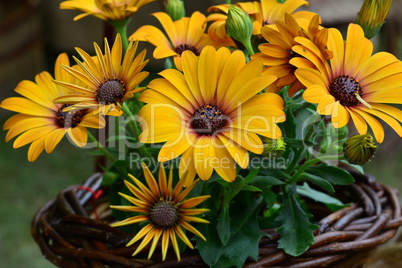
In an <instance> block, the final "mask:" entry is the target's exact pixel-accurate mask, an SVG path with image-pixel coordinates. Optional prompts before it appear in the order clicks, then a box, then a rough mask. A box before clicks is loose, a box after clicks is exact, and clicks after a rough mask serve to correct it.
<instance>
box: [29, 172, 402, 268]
mask: <svg viewBox="0 0 402 268" xmlns="http://www.w3.org/2000/svg"><path fill="white" fill-rule="evenodd" d="M101 178H102V175H101V174H99V173H97V174H94V175H93V176H91V177H90V178H89V179H88V180H87V181H85V183H84V184H83V185H78V186H72V187H69V188H67V189H65V190H63V191H62V192H60V193H59V195H58V196H57V198H56V199H55V200H52V201H50V202H48V203H47V204H46V205H45V206H43V207H42V208H41V209H39V211H38V212H37V214H36V215H35V217H34V218H33V221H32V236H33V238H34V239H35V241H36V242H37V244H38V245H39V247H40V249H41V251H42V253H43V254H44V255H45V257H46V258H47V259H48V260H49V261H51V262H52V263H54V264H55V265H57V266H59V267H69V268H70V267H206V265H205V264H204V263H203V261H202V259H201V257H200V256H199V255H194V254H196V253H197V251H192V250H189V251H186V252H184V253H183V254H182V261H181V262H177V260H176V259H175V258H176V257H175V255H174V254H173V253H172V254H169V252H168V257H167V260H166V261H165V262H161V261H160V258H161V257H160V255H158V254H160V253H159V252H160V250H159V251H158V250H156V251H155V253H154V257H153V258H152V260H148V259H146V257H147V252H148V251H147V250H146V249H145V250H143V253H144V254H143V255H142V253H140V254H138V255H136V256H135V258H133V257H131V254H132V252H134V250H135V248H136V247H137V246H138V244H134V245H132V246H130V247H126V246H125V245H126V243H127V242H128V241H129V240H130V239H131V238H132V237H133V235H132V234H128V233H125V232H123V231H121V230H119V229H117V228H112V227H110V226H109V223H110V222H111V221H113V220H114V219H113V217H112V216H111V211H110V209H109V204H108V198H107V195H106V194H104V193H106V191H107V189H104V188H102V187H101V186H100V181H101ZM355 178H356V179H357V181H358V182H356V183H354V184H352V185H350V186H345V187H344V189H341V191H339V192H342V193H345V196H343V197H342V198H343V199H344V201H348V202H353V204H352V205H351V206H349V207H346V208H344V209H341V210H339V211H337V212H335V213H332V214H330V215H328V216H326V217H324V218H322V219H321V220H320V221H319V225H320V228H319V229H318V230H316V233H315V243H314V244H313V245H312V246H311V247H310V249H309V250H308V251H306V252H305V253H304V254H303V255H301V256H299V257H297V258H294V257H291V256H289V255H287V254H285V253H284V252H283V251H282V250H280V249H278V248H277V241H278V239H279V235H278V233H276V232H275V230H264V231H265V232H266V233H268V234H269V235H270V238H268V237H264V238H262V239H261V241H260V256H259V259H258V261H257V262H256V261H254V260H251V259H250V260H249V261H248V262H247V263H246V264H245V267H309V268H311V267H328V266H330V265H332V264H336V263H339V262H341V261H342V262H343V261H345V260H346V259H348V258H350V257H352V256H353V257H354V256H356V255H359V254H358V253H360V252H363V255H364V253H367V252H369V251H370V250H372V249H374V248H375V247H377V246H378V245H380V244H383V243H385V242H387V241H388V240H390V239H391V238H392V237H394V236H395V234H396V233H397V230H398V228H399V226H401V225H402V217H401V209H400V204H399V200H398V197H397V195H396V191H395V190H393V189H390V188H389V187H387V186H384V185H381V184H378V183H376V182H375V181H374V180H372V179H370V178H369V177H366V176H362V175H356V176H355ZM94 195H97V197H98V196H99V198H94ZM355 198H358V200H357V201H356V200H354V199H355ZM315 206H316V205H314V204H312V205H311V207H310V209H311V211H312V212H313V213H314V212H317V215H318V214H320V213H322V212H323V211H324V210H323V209H322V207H317V206H316V207H315ZM94 208H96V211H95V212H96V214H95V212H94ZM314 214H315V213H314ZM192 254H193V255H192ZM360 255H361V254H360ZM348 267H352V265H348Z"/></svg>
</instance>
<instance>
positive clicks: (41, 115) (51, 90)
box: [0, 53, 105, 162]
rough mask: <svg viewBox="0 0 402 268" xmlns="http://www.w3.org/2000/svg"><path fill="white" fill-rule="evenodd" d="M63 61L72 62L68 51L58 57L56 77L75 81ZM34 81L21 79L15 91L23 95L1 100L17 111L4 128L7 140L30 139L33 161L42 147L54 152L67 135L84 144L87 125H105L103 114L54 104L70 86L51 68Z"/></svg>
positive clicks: (19, 143) (20, 141)
mask: <svg viewBox="0 0 402 268" xmlns="http://www.w3.org/2000/svg"><path fill="white" fill-rule="evenodd" d="M61 64H64V65H66V66H69V60H68V56H67V54H65V53H63V54H60V55H59V56H58V58H57V60H56V63H55V78H56V79H64V80H66V81H69V82H71V83H73V82H76V81H74V80H75V79H74V78H73V77H70V76H69V75H68V73H67V72H65V71H64V70H63V69H62V68H61V67H60V65H61ZM35 82H36V83H34V82H32V81H28V80H24V81H21V82H20V83H19V84H18V85H17V87H16V88H15V92H17V93H19V94H21V95H22V96H23V97H10V98H7V99H5V100H3V102H2V103H1V104H0V107H1V108H3V109H7V110H10V111H14V112H17V113H18V114H16V115H14V116H12V117H10V118H9V119H8V120H7V121H6V122H5V123H4V129H5V130H8V132H7V135H6V142H8V141H10V140H11V139H12V138H14V137H16V136H18V135H19V137H17V138H16V139H15V141H14V144H13V147H14V148H19V147H21V146H24V145H26V144H29V143H31V145H30V147H29V150H28V160H29V161H30V162H33V161H35V160H36V159H37V158H38V157H39V155H40V154H41V153H42V152H43V150H46V152H47V153H51V152H52V151H53V150H54V148H55V147H56V146H57V144H58V143H59V142H60V141H61V139H62V138H63V137H64V136H65V135H67V136H68V138H69V139H70V140H71V141H72V142H73V143H74V144H75V145H77V146H79V147H83V146H85V145H86V143H87V138H88V134H87V128H96V129H99V128H103V127H104V126H105V120H104V118H103V117H101V116H96V115H93V113H92V112H90V111H89V110H81V111H69V112H65V111H64V109H65V108H66V107H68V105H63V104H55V103H54V102H53V100H54V99H55V98H57V97H60V96H64V95H66V94H68V93H69V90H68V89H66V88H63V87H60V86H58V85H56V84H55V83H54V82H53V77H52V76H51V75H50V74H49V73H48V72H42V73H40V74H38V75H37V76H36V77H35Z"/></svg>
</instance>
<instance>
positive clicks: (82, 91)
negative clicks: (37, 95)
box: [55, 35, 148, 116]
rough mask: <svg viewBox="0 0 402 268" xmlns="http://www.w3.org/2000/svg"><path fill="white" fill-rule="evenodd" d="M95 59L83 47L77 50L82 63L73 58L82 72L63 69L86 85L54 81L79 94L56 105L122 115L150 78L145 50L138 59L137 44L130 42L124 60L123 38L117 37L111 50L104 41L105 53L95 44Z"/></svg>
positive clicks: (67, 68) (64, 97) (59, 99)
mask: <svg viewBox="0 0 402 268" xmlns="http://www.w3.org/2000/svg"><path fill="white" fill-rule="evenodd" d="M94 46H95V51H96V57H91V56H90V55H88V54H87V53H86V52H85V51H83V50H82V49H80V48H76V50H77V52H78V54H79V55H80V56H81V58H82V59H83V62H81V61H79V60H78V59H77V58H74V59H75V61H76V62H77V64H78V65H79V66H80V67H81V69H82V70H76V69H73V68H71V67H68V66H63V68H64V69H65V70H67V71H68V72H69V73H70V74H71V75H72V76H73V77H76V78H77V80H79V81H81V82H82V83H83V84H84V85H77V84H74V83H71V82H69V81H62V80H58V79H57V80H56V81H55V82H56V83H58V84H59V85H62V86H64V87H66V88H69V89H71V90H73V91H76V92H79V93H77V94H70V95H66V96H62V97H59V98H57V99H56V100H55V101H56V102H57V103H68V104H72V106H70V107H69V108H68V109H72V110H74V109H96V110H97V112H98V113H102V114H104V115H114V116H119V115H121V114H122V111H121V105H122V103H123V102H124V101H126V100H128V99H131V98H132V97H133V95H134V94H135V93H138V92H140V91H141V90H143V89H144V88H136V87H137V86H138V85H139V84H140V83H141V82H142V81H143V80H144V79H145V78H146V77H147V76H148V72H142V69H143V68H144V66H145V65H146V64H147V63H148V60H144V59H145V54H146V51H145V50H143V51H142V52H141V53H139V54H138V55H137V56H135V53H136V51H137V46H138V44H137V43H135V44H133V43H131V44H130V45H129V47H128V48H127V51H126V53H125V55H124V57H123V62H122V53H123V51H122V43H121V38H120V35H117V37H116V40H115V42H114V44H113V48H112V51H110V49H109V45H108V42H107V40H106V39H105V54H102V51H101V49H100V48H99V46H98V45H97V44H96V43H95V44H94Z"/></svg>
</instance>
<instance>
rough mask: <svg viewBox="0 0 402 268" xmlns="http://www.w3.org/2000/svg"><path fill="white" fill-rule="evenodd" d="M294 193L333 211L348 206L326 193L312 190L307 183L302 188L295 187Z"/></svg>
mask: <svg viewBox="0 0 402 268" xmlns="http://www.w3.org/2000/svg"><path fill="white" fill-rule="evenodd" d="M296 191H297V193H298V194H300V195H303V196H306V197H308V198H311V199H313V200H314V201H316V202H320V203H323V204H325V205H327V206H328V207H330V208H331V209H334V210H339V209H341V208H344V207H346V206H349V204H344V203H342V202H341V201H340V200H338V199H336V198H334V197H332V196H329V195H327V194H326V193H323V192H320V191H317V190H314V189H312V188H311V187H310V186H309V185H308V184H307V183H304V184H303V186H297V189H296Z"/></svg>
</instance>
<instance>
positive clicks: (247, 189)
mask: <svg viewBox="0 0 402 268" xmlns="http://www.w3.org/2000/svg"><path fill="white" fill-rule="evenodd" d="M242 190H243V191H250V192H262V190H261V189H260V188H257V187H255V186H252V185H245V186H244V187H243V188H242Z"/></svg>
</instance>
